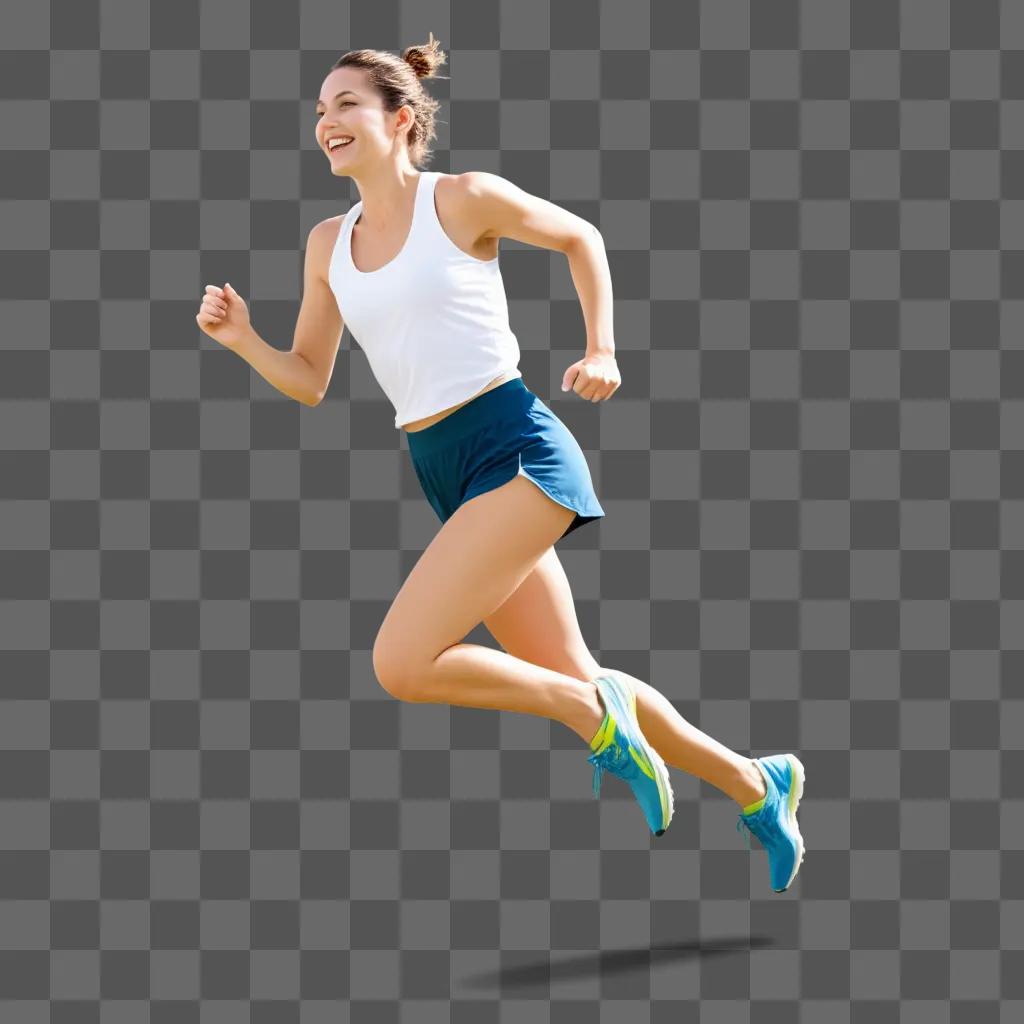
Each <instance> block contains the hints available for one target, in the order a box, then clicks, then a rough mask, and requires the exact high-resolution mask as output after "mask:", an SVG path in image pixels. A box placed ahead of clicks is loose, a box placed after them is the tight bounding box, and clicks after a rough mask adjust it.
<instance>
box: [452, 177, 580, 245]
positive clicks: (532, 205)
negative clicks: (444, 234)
mask: <svg viewBox="0 0 1024 1024" xmlns="http://www.w3.org/2000/svg"><path fill="white" fill-rule="evenodd" d="M436 191H437V203H438V208H439V210H440V208H441V204H442V202H443V199H442V196H446V197H449V199H448V202H450V205H451V208H452V209H453V210H454V211H458V212H456V213H454V216H455V217H456V218H458V219H459V220H460V221H461V222H463V223H464V224H466V225H467V230H471V231H473V232H474V236H473V237H475V238H477V239H480V240H490V242H491V243H492V245H494V246H495V247H496V246H497V242H498V239H500V238H512V239H515V240H516V241H519V242H524V243H526V244H527V245H534V246H538V247H540V248H543V249H551V250H554V251H557V252H565V251H566V250H567V249H568V248H569V247H570V246H572V245H573V244H574V243H575V242H576V241H577V240H578V239H580V238H583V237H586V236H588V235H593V234H594V233H596V230H597V229H596V228H595V227H594V225H593V224H590V223H589V222H588V221H585V220H584V219H583V218H582V217H579V216H577V215H576V214H574V213H571V212H570V211H568V210H565V209H563V208H562V207H560V206H557V205H556V204H555V203H552V202H549V201H548V200H546V199H542V198H540V197H539V196H534V195H531V194H530V193H529V192H526V191H525V190H524V189H521V188H520V187H519V186H518V185H516V184H515V183H514V182H511V181H509V180H508V179H507V178H503V177H502V176H501V175H500V174H493V173H491V172H490V171H465V172H464V173H462V174H452V175H442V176H441V178H439V179H438V182H437V190H436Z"/></svg>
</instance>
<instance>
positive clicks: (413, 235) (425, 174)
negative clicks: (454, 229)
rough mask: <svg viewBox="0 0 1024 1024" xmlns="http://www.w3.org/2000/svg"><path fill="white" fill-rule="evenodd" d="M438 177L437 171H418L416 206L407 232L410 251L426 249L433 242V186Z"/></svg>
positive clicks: (435, 219)
mask: <svg viewBox="0 0 1024 1024" xmlns="http://www.w3.org/2000/svg"><path fill="white" fill-rule="evenodd" d="M439 177H440V172H439V171H420V177H419V180H418V181H417V182H416V205H415V209H414V210H413V217H412V227H411V229H410V231H409V242H408V245H409V248H410V249H421V250H423V249H427V248H428V247H429V246H431V245H432V244H433V241H434V237H435V236H434V232H433V227H434V225H433V224H432V223H431V221H433V222H434V223H435V224H436V223H437V214H436V213H435V211H434V186H435V185H436V184H437V179H438V178H439Z"/></svg>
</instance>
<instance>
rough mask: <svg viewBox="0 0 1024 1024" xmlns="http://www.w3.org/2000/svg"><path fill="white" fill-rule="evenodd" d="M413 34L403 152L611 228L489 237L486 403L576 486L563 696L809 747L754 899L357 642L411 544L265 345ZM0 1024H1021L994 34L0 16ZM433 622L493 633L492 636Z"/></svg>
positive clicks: (477, 8) (778, 745)
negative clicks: (506, 349) (395, 693)
mask: <svg viewBox="0 0 1024 1024" xmlns="http://www.w3.org/2000/svg"><path fill="white" fill-rule="evenodd" d="M429 31H433V32H434V34H435V35H436V36H437V37H438V38H439V40H440V42H441V45H442V47H443V48H444V49H445V51H447V52H448V53H449V64H448V66H446V67H445V68H442V73H444V74H449V75H450V76H451V78H450V80H438V81H434V82H430V83H428V87H429V88H430V90H431V92H432V93H433V94H434V95H435V96H437V97H438V98H440V99H442V100H443V101H444V106H443V108H442V110H441V111H440V113H439V118H440V122H439V126H438V127H439V138H438V141H437V144H436V155H435V157H434V159H433V161H432V162H431V164H430V165H429V169H431V170H442V171H446V172H451V173H458V172H460V171H463V170H468V169H480V170H491V171H494V172H496V173H500V174H502V175H503V176H505V177H507V178H509V179H510V180H512V181H514V182H516V183H517V184H518V185H520V186H521V187H523V188H524V189H526V190H527V191H530V192H532V193H534V194H536V195H539V196H543V197H545V198H547V199H550V200H552V201H553V202H555V203H558V204H559V205H561V206H563V207H565V208H567V209H571V210H573V211H574V212H576V213H578V214H580V215H581V216H583V217H585V218H586V219H588V220H590V221H592V222H593V223H595V224H597V225H598V226H599V227H600V229H601V231H602V233H603V236H604V239H605V243H606V245H607V249H608V254H609V260H610V263H611V267H612V273H613V279H614V283H615V298H616V310H615V316H616V320H615V323H616V338H615V341H616V346H617V351H618V361H619V366H620V368H621V370H622V376H623V384H622V387H621V388H620V389H619V391H618V392H617V394H616V395H615V396H614V398H613V399H612V400H611V401H610V402H607V403H602V404H600V405H588V404H587V403H585V402H582V401H580V400H579V399H578V398H576V397H575V396H568V397H566V396H564V395H561V393H560V392H559V391H558V383H559V381H560V379H561V375H562V373H563V372H564V370H565V368H566V367H567V366H568V365H569V364H570V363H572V362H574V361H575V360H576V359H578V358H579V357H580V355H581V354H582V351H583V347H584V341H585V335H584V328H583V322H582V317H581V312H580V307H579V304H578V301H577V298H576V295H575V290H574V288H573V284H572V280H571V276H570V274H569V272H568V267H567V264H566V262H565V260H564V258H563V257H561V256H559V255H556V254H554V253H548V252H545V251H543V250H537V249H531V248H529V247H527V246H523V245H520V244H517V243H515V242H510V241H509V240H505V241H503V242H502V256H501V259H502V273H503V276H504V280H505V284H506V288H507V291H508V295H509V302H510V308H511V315H512V323H513V329H514V330H515V331H516V334H517V336H518V339H519V343H520V346H521V349H522V362H521V364H520V365H521V368H522V369H523V372H524V377H525V380H526V382H527V385H528V386H529V387H531V389H533V390H534V391H536V392H537V393H538V394H539V395H541V397H542V398H543V399H544V400H545V401H547V402H549V404H550V405H551V406H552V408H553V409H554V410H555V411H556V412H557V413H558V415H559V416H561V417H562V418H563V420H564V421H565V422H566V424H567V425H568V426H569V427H570V429H571V430H572V431H573V433H574V434H575V435H576V437H577V438H578V439H579V441H580V444H581V446H582V447H583V448H584V450H585V451H586V453H587V457H588V460H589V462H590V465H591V468H592V472H593V475H594V478H595V483H596V484H597V489H598V493H599V495H600V498H601V501H602V504H603V505H604V507H605V509H606V510H607V512H608V515H607V518H606V519H605V520H603V521H602V522H601V523H600V524H599V525H591V526H589V527H587V528H585V529H582V530H580V531H578V532H576V533H574V534H573V535H572V536H571V537H570V538H567V540H566V541H565V542H563V543H562V544H561V545H560V547H559V553H560V555H561V558H562V561H563V563H564V564H565V565H566V568H567V571H568V572H569V574H570V577H571V580H572V584H573V589H574V593H575V595H576V598H577V606H578V609H579V615H580V619H581V623H582V625H583V629H584V633H585V635H586V637H587V640H588V642H589V643H590V644H591V646H592V648H593V650H594V652H595V654H596V655H597V656H598V657H599V658H600V660H601V661H602V663H604V664H606V665H608V666H613V667H617V668H621V669H624V670H626V671H629V672H631V673H633V674H635V675H637V676H640V677H642V678H645V679H648V680H650V681H651V682H652V684H654V685H655V686H657V687H658V688H659V689H661V690H662V691H663V692H664V693H666V694H667V695H668V696H669V697H670V698H671V699H672V700H673V701H674V702H675V704H676V706H677V707H678V708H679V710H680V712H681V713H682V714H683V715H685V716H686V717H687V718H689V719H691V720H692V721H694V722H695V723H697V724H698V725H700V726H701V727H702V728H703V729H705V730H706V731H708V732H710V733H711V734H713V735H714V736H716V737H717V738H719V739H720V740H722V741H723V742H724V743H727V744H728V745H729V746H732V747H734V748H736V749H739V750H741V751H744V752H749V753H753V754H762V753H768V752H774V751H784V750H793V751H796V752H798V753H799V755H800V757H801V758H802V759H803V761H804V763H805V765H806V768H807V793H806V796H805V800H804V803H803V804H802V806H801V821H802V826H803V832H804V835H805V838H806V841H807V845H808V853H807V857H806V860H805V863H804V866H803V869H802V871H801V874H800V875H799V877H798V879H797V882H796V883H795V885H794V887H793V888H792V889H791V890H790V891H789V892H788V893H786V894H785V895H782V896H779V895H775V894H774V893H772V892H771V891H770V889H769V887H768V882H767V868H766V865H765V861H764V853H763V851H762V850H761V849H760V848H759V846H758V844H757V842H756V840H754V841H753V843H754V849H753V852H748V851H747V849H746V845H745V843H744V841H743V839H742V838H741V836H739V835H737V834H736V833H735V832H734V831H733V828H734V820H735V815H736V812H737V808H736V807H735V805H734V804H732V802H731V801H729V800H728V799H727V798H725V797H724V796H723V795H722V794H720V793H718V792H717V791H716V790H713V789H712V788H711V787H708V786H706V785H704V784H703V783H699V782H697V781H696V780H695V779H693V778H692V777H690V776H685V775H681V774H680V773H675V775H674V779H673V782H674V786H675V791H676V797H677V808H676V817H675V820H674V823H673V827H672V828H671V829H670V830H669V832H668V833H667V834H666V835H665V836H664V837H663V838H662V839H660V840H652V839H651V838H650V834H649V832H648V830H647V829H646V827H645V825H644V823H643V821H642V817H641V815H640V814H639V811H638V809H637V808H636V806H635V805H634V803H633V802H632V799H631V797H630V795H629V792H628V790H627V788H626V787H625V785H624V784H623V783H621V782H620V781H619V780H614V779H609V780H606V782H605V784H604V786H603V788H602V798H601V800H600V801H594V800H593V799H592V795H591V790H590V766H589V765H587V764H586V761H585V756H584V754H585V751H584V750H583V749H582V748H581V747H580V745H579V743H578V740H577V738H576V737H575V736H574V735H571V734H570V733H569V731H568V730H566V729H564V728H562V727H561V726H559V725H556V724H554V723H551V722H549V721H548V720H546V719H540V718H533V717H531V716H517V715H513V714H495V713H493V712H489V711H483V710H474V709H466V708H448V707H445V706H438V705H406V704H402V703H400V702H396V701H394V700H392V699H391V698H390V697H389V696H388V695H387V694H386V693H385V692H384V691H383V690H382V689H381V688H380V687H379V685H378V684H377V683H376V681H375V679H374V676H373V672H372V666H371V663H370V653H369V652H370V650H371V648H372V644H373V639H374V636H375V632H376V629H377V627H378V626H379V624H380V621H381V619H382V618H383V615H384V613H385V611H386V609H387V606H388V604H389V602H390V600H391V598H392V597H393V596H394V594H395V592H396V591H397V589H398V587H399V586H400V585H401V582H402V580H403V579H404V577H405V575H406V574H407V572H408V571H409V569H410V568H411V566H412V565H413V564H414V562H415V560H416V558H417V557H418V555H419V553H420V552H421V551H422V549H423V547H424V546H425V545H426V544H427V543H429V541H430V539H431V537H432V536H433V534H434V533H435V532H436V529H437V523H436V519H435V517H434V516H433V513H432V512H431V510H430V508H429V506H428V505H427V503H426V500H425V499H424V498H423V496H422V494H421V493H420V491H419V489H418V485H417V483H416V480H415V477H414V474H413V472H412V468H411V464H410V463H409V460H408V452H407V450H405V449H406V445H405V441H404V436H403V435H402V434H401V432H396V431H395V430H394V427H393V412H392V410H391V407H390V406H389V405H388V403H387V401H386V399H385V398H384V396H383V394H382V392H381V391H380V390H379V387H378V385H377V384H376V382H375V381H374V380H373V378H372V376H371V374H370V373H369V370H368V366H367V363H366V360H365V359H364V357H363V354H362V352H361V350H360V349H359V348H358V346H356V345H353V344H352V339H351V336H350V335H349V334H348V332H346V334H345V337H344V340H343V347H342V352H341V354H340V355H339V359H338V363H337V367H336V370H335V376H334V379H333V381H332V383H331V387H330V391H329V393H328V397H327V399H326V400H325V401H324V403H323V404H322V405H321V406H320V407H318V408H316V409H307V408H304V407H302V406H300V405H299V404H298V403H296V402H293V401H291V400H289V399H287V398H285V397H284V396H283V395H281V394H279V393H277V392H276V391H274V389H273V388H271V387H270V386H269V385H268V384H267V383H266V382H265V381H264V380H263V379H262V378H260V377H259V376H258V375H257V374H255V373H254V372H253V371H252V370H251V369H250V368H249V367H247V366H246V365H244V364H243V363H241V362H240V361H239V360H238V359H237V358H236V357H235V356H233V355H231V354H230V353H228V352H226V351H224V350H222V349H220V347H219V346H218V345H217V344H216V343H215V342H213V341H212V340H211V339H210V338H208V337H206V336H205V335H203V334H202V333H201V332H200V331H199V330H198V328H197V327H196V326H195V321H194V316H195V313H196V311H197V309H198V304H199V302H200V300H201V296H202V293H203V288H204V286H205V285H206V284H208V283H216V284H223V283H224V281H225V280H229V281H231V282H232V283H233V284H234V285H235V286H236V287H237V289H238V290H239V291H240V292H241V293H242V295H243V296H244V297H245V298H246V299H247V301H248V302H249V304H250V309H251V311H252V315H253V320H254V323H255V325H256V327H257V330H259V331H260V333H261V334H262V336H263V337H264V338H266V339H267V340H268V341H270V342H271V344H273V345H275V346H276V347H278V348H282V349H284V348H288V347H289V346H290V343H291V331H292V329H293V327H294V323H295V316H296V314H297V311H298V303H299V300H300V296H301V271H302V261H303V246H304V243H305V238H306V235H307V233H308V230H309V228H310V227H311V226H312V225H313V224H314V223H316V222H317V221H318V220H321V219H323V218H325V217H329V216H333V215H335V214H338V213H343V212H344V211H345V210H346V209H347V208H348V206H349V205H350V203H351V202H352V201H354V199H355V198H357V196H356V193H355V190H354V186H350V183H349V182H348V181H347V180H346V179H337V178H334V177H332V175H331V174H330V171H329V165H328V163H327V160H326V158H325V157H324V155H323V153H322V152H321V151H319V150H318V149H317V147H316V144H315V140H314V134H313V132H314V109H313V104H314V102H315V100H316V98H317V96H318V94H319V88H320V85H321V83H322V81H323V78H324V76H325V74H326V73H327V70H328V69H329V68H330V66H331V64H332V63H333V62H334V60H335V59H336V58H337V57H338V56H339V55H340V54H341V53H343V52H345V51H346V50H348V49H354V48H358V47H364V46H365V47H379V48H388V49H393V50H394V49H400V48H402V47H404V46H407V45H410V44H412V43H416V42H421V41H425V40H426V38H427V35H428V32H429ZM0 46H2V47H3V50H2V52H0V119H2V130H0V237H2V252H0V314H2V317H3V330H2V334H0V336H2V344H0V389H2V397H3V399H4V401H3V402H0V488H2V498H3V500H2V501H0V527H2V528H0V693H2V698H3V699H2V703H0V1000H2V1002H0V1019H2V1020H3V1022H4V1024H41V1022H49V1024H72V1022H73V1024H100V1022H102V1024H121V1022H132V1024H135V1022H139V1021H151V1022H153V1024H172V1022H173V1024H193V1022H204V1024H205V1022H214V1021H215V1022H217V1024H235V1022H251V1024H268V1022H273V1024H294V1022H302V1024H320V1022H327V1021H330V1022H332V1024H333V1022H337V1021H348V1020H350V1019H351V1020H352V1021H358V1022H366V1024H393V1022H398V1021H402V1022H406V1021H409V1022H413V1021H415V1022H416V1024H441V1022H444V1024H468V1022H473V1024H498V1022H501V1024H541V1022H546V1021H552V1022H565V1024H568V1022H575V1021H587V1022H594V1021H598V1020H599V1021H602V1022H604V1021H609V1022H610V1021H615V1022H619V1021H623V1020H628V1021H630V1022H631V1024H641V1022H644V1024H646V1022H651V1024H668V1022H669V1021H671V1022H673V1024H682V1022H698V1021H699V1022H700V1024H733V1022H753V1024H774V1022H792V1021H798V1020H799V1021H806V1022H814V1024H818V1022H827V1024H833V1022H835V1024H864V1022H870V1024H895V1022H897V1021H898V1022H900V1024H918V1022H922V1024H923V1022H928V1024H957V1022H964V1021H969V1022H970V1024H995V1022H999V1024H1007V1022H1010V1021H1018V1020H1020V1019H1022V1016H1024V852H1022V851H1024V825H1022V820H1024V818H1022V813H1021V812H1022V810H1024V753H1022V750H1024V744H1022V741H1021V735H1022V727H1024V701H1022V696H1024V686H1022V683H1021V679H1022V670H1024V514H1022V513H1024V343H1022V341H1021V338H1022V332H1021V328H1022V321H1024V304H1022V299H1024V4H1021V3H1018V2H1017V0H1003V2H1002V3H1000V2H998V0H902V2H897V0H856V2H852V0H805V2H798V0H756V2H753V0H749V2H740V0H713V2H704V3H697V2H693V0H685V2H684V0H671V2H670V0H635V2H629V3H627V2H624V0H623V2H619V0H605V2H599V0H508V2H500V3H499V2H497V0H426V2H421V0H415V2H407V3H395V2H380V0H376V2H373V3H367V2H364V0H358V2H357V0H350V2H347V3H328V2H326V0H319V2H311V0H303V2H301V3H299V4H284V3H282V4H269V3H252V4H248V3H245V2H242V0H235V2H229V0H223V2H214V0H210V2H207V0H203V2H202V4H201V5H200V4H199V3H198V0H191V2H182V0H174V2H170V0H161V2H156V0H151V2H150V3H149V4H144V3H130V2H128V0H88V2H85V0H52V2H50V3H49V5H47V4H30V3H26V2H24V0H21V2H18V3H14V4H5V5H3V6H2V7H0ZM467 640H469V641H471V642H477V643H485V644H493V643H494V641H493V640H492V639H491V638H490V637H489V634H487V633H486V631H485V630H484V629H483V627H482V626H481V627H478V628H477V629H476V630H474V632H473V633H471V634H470V635H469V636H468V637H467Z"/></svg>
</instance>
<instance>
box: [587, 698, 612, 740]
mask: <svg viewBox="0 0 1024 1024" xmlns="http://www.w3.org/2000/svg"><path fill="white" fill-rule="evenodd" d="M598 700H601V697H600V695H598ZM602 703H604V702H603V701H602ZM614 737H615V719H614V718H612V716H611V715H610V714H609V713H608V712H607V711H605V713H604V721H602V722H601V725H600V726H599V727H598V730H597V732H596V733H594V738H593V739H592V740H591V741H590V749H591V750H593V751H594V753H595V754H599V753H600V752H601V751H602V750H604V748H605V747H607V746H608V744H609V743H611V741H612V739H613V738H614Z"/></svg>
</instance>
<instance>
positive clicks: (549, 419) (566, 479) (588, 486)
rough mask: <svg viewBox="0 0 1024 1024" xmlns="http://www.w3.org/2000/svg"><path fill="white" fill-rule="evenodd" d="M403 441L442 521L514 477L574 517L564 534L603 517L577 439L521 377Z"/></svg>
mask: <svg viewBox="0 0 1024 1024" xmlns="http://www.w3.org/2000/svg"><path fill="white" fill-rule="evenodd" d="M405 436H406V438H407V439H408V444H409V454H410V455H411V456H412V465H413V469H414V470H415V471H416V477H417V479H418V480H419V482H420V486H421V487H422V488H423V493H424V494H425V495H426V497H427V501H429V502H430V506H431V508H433V510H434V511H435V512H436V513H437V515H438V518H439V519H440V520H441V522H442V523H443V522H445V521H446V520H447V519H448V517H449V516H451V515H452V513H453V512H454V511H455V510H456V509H457V508H458V507H459V506H460V505H461V504H462V503H463V502H464V501H469V499H470V498H473V497H475V496H476V495H478V494H483V493H484V492H485V491H490V490H493V489H494V488H495V487H500V486H501V485H502V484H506V483H508V482H509V480H511V479H512V478H513V477H514V476H518V475H521V476H525V477H526V478H527V479H529V480H532V481H533V483H535V484H536V485H537V486H538V487H539V488H540V489H541V490H542V491H543V492H544V493H545V494H546V495H547V496H548V497H549V498H551V499H552V500H553V501H556V502H558V504H559V505H564V506H565V507H566V508H570V509H572V510H573V511H574V512H575V513H576V515H575V516H574V518H573V520H572V522H571V523H569V525H568V527H566V530H565V533H563V534H562V536H563V537H564V536H566V534H569V533H572V531H573V530H575V529H577V528H578V527H580V526H582V525H583V524H584V523H589V522H590V521H591V520H593V519H600V518H601V517H602V516H603V515H604V509H603V508H601V503H600V502H599V501H598V500H597V495H596V494H595V493H594V484H593V481H592V480H591V478H590V467H589V466H588V465H587V459H586V456H585V455H584V454H583V451H582V449H581V448H580V446H579V444H578V443H577V441H576V438H575V437H573V435H572V432H571V431H570V430H569V428H568V427H567V426H566V425H565V424H564V423H563V422H562V421H561V420H560V419H559V418H558V417H557V416H556V415H555V414H554V413H553V412H552V411H551V410H550V409H549V408H548V407H547V406H546V405H545V404H544V403H543V402H542V401H541V400H540V399H539V398H538V397H537V396H536V395H535V394H534V393H533V392H532V391H530V389H529V388H527V386H526V385H525V384H524V383H523V380H522V378H521V377H514V378H513V379H512V380H508V381H505V383H504V384H499V385H498V386H497V387H496V388H492V389H491V390H490V391H487V392H485V393H484V394H482V395H480V396H479V397H477V398H474V399H473V400H472V401H471V402H467V403H466V404H465V405H463V406H460V407H459V408H458V409H456V410H455V412H452V413H449V414H448V415H447V416H445V418H444V419H442V420H438V421H437V423H433V424H431V425H430V426H429V427H426V428H425V429H423V430H413V431H406V434H405Z"/></svg>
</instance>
